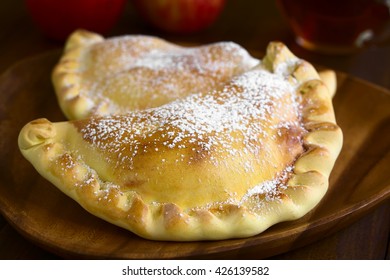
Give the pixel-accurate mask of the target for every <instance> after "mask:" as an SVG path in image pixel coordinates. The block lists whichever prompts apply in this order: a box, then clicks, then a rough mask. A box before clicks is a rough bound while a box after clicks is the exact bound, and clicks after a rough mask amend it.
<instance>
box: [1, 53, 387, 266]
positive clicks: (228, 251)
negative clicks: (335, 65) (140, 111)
mask: <svg viewBox="0 0 390 280" xmlns="http://www.w3.org/2000/svg"><path fill="white" fill-rule="evenodd" d="M59 56H60V52H52V53H47V54H44V55H41V56H38V57H34V58H31V59H28V60H25V61H22V62H20V63H18V64H16V65H14V66H13V67H11V68H10V69H9V70H8V71H6V72H5V73H3V75H2V76H0V211H1V213H2V214H3V215H4V217H5V218H6V219H7V220H8V221H9V222H10V223H11V224H12V225H13V226H14V227H15V228H16V229H17V230H18V231H19V232H20V233H21V234H23V235H24V236H25V237H27V238H29V239H31V240H32V241H33V242H36V243H37V244H38V245H40V246H42V247H43V248H45V249H47V250H49V251H51V252H53V253H55V254H58V255H60V256H62V257H67V258H88V259H92V258H103V259H148V258H152V259H163V258H196V259H201V258H210V259H211V258H265V257H269V256H272V255H275V254H279V253H283V252H286V251H288V250H291V249H294V248H297V247H300V246H303V245H306V244H308V243H310V242H314V241H316V240H318V239H320V238H323V237H325V236H327V235H329V234H330V233H333V232H335V231H337V230H339V229H341V228H342V227H344V226H346V225H348V224H349V223H351V222H353V221H354V220H356V219H357V218H359V217H360V216H362V215H363V214H364V213H366V212H367V211H369V210H370V209H371V208H373V207H374V206H376V205H378V204H379V203H382V202H385V201H387V202H388V201H389V200H388V199H389V198H390V172H389V171H390V170H389V166H390V92H389V91H388V90H385V89H383V88H380V87H377V86H374V85H372V84H369V83H367V82H364V81H361V80H358V79H356V78H353V77H350V76H348V75H346V74H343V73H337V78H338V90H337V93H336V96H335V97H334V106H335V112H336V117H337V121H338V123H339V125H340V126H341V128H342V130H343V133H344V146H343V149H342V152H341V154H340V156H339V158H338V160H337V162H336V165H335V168H334V170H333V172H332V175H331V178H330V187H329V190H328V192H327V194H326V196H325V197H324V198H323V200H322V201H321V202H320V204H319V205H318V206H317V207H316V208H315V209H314V210H313V211H311V212H310V213H308V214H307V215H306V216H304V217H303V218H301V219H299V220H297V221H293V222H284V223H280V224H277V225H275V226H273V227H271V228H269V229H268V230H267V231H265V232H264V233H262V234H260V235H257V236H254V237H251V238H245V239H233V240H224V241H207V242H157V241H149V240H145V239H142V238H140V237H137V236H136V235H134V234H132V233H130V232H128V231H126V230H124V229H121V228H119V227H116V226H114V225H111V224H109V223H107V222H105V221H103V220H100V219H98V218H96V217H94V216H92V215H91V214H89V213H87V212H86V211H85V210H83V209H82V208H81V207H80V206H79V205H78V204H77V203H76V202H74V201H73V200H71V199H70V198H68V197H67V196H65V195H64V194H62V193H61V192H60V191H58V190H57V188H55V187H54V186H53V185H51V184H50V183H49V182H48V181H46V180H45V179H43V178H42V177H41V176H40V175H39V174H38V173H37V172H36V171H35V169H34V168H33V167H32V165H31V164H30V163H29V162H28V161H27V160H25V159H24V158H23V157H22V155H21V154H20V152H19V149H18V145H17V137H18V134H19V131H20V129H21V128H22V126H24V125H25V124H26V123H27V122H29V121H31V120H34V119H36V118H40V117H45V118H48V119H49V120H51V121H63V120H66V118H65V117H64V115H63V114H62V113H61V110H60V108H59V107H58V105H57V100H56V97H55V94H54V91H53V88H52V85H51V82H50V74H51V70H52V68H53V66H54V64H55V63H56V62H57V61H58V59H59Z"/></svg>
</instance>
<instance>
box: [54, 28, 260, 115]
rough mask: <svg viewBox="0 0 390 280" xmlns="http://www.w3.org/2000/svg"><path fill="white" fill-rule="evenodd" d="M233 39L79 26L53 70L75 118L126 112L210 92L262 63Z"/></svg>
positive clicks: (62, 97)
mask: <svg viewBox="0 0 390 280" xmlns="http://www.w3.org/2000/svg"><path fill="white" fill-rule="evenodd" d="M258 62H259V61H258V60H257V59H254V58H252V57H251V56H250V55H249V54H248V53H247V52H246V50H244V49H243V48H242V47H240V46H238V45H237V44H234V43H232V42H221V43H215V44H210V45H204V46H199V47H193V48H190V47H180V46H178V45H175V44H172V43H169V42H167V41H164V40H162V39H159V38H156V37H151V36H140V35H133V36H122V37H116V38H110V39H104V38H103V37H101V36H100V35H98V34H95V33H91V32H87V31H85V30H77V31H75V32H74V33H73V34H72V35H71V36H70V37H69V39H68V40H67V43H66V46H65V49H64V53H63V55H62V57H61V59H60V61H59V62H58V64H57V65H56V67H55V69H54V70H53V73H52V81H53V84H54V89H55V92H56V94H57V97H58V101H59V104H60V106H61V109H62V110H63V112H64V114H65V115H66V116H67V117H68V118H69V119H82V118H85V117H88V116H91V115H101V116H103V115H111V114H124V113H127V112H128V111H131V110H140V109H145V108H150V107H157V106H160V105H163V104H165V103H168V102H170V101H172V100H175V99H180V98H183V97H185V96H187V95H188V94H192V93H195V92H208V91H209V90H211V89H215V88H216V87H217V85H218V84H220V83H224V82H225V81H228V80H230V78H231V77H233V76H234V75H237V74H241V73H243V72H245V71H246V70H249V69H250V68H252V67H254V66H255V65H257V64H258Z"/></svg>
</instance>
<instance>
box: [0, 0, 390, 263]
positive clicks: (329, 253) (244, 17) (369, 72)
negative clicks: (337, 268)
mask: <svg viewBox="0 0 390 280" xmlns="http://www.w3.org/2000/svg"><path fill="white" fill-rule="evenodd" d="M136 33H138V34H151V35H157V36H160V37H164V38H165V39H167V40H171V41H175V42H183V43H191V44H193V43H195V44H199V43H209V42H215V41H222V40H230V41H235V42H237V43H239V44H241V45H243V46H244V47H246V48H247V49H249V50H255V51H257V50H258V51H264V49H265V47H266V45H267V43H268V42H269V41H271V40H280V41H283V42H285V43H286V44H287V45H288V46H289V47H290V48H291V49H292V51H293V52H294V53H295V54H296V55H298V56H300V57H302V58H304V59H306V60H308V61H310V62H313V63H316V64H319V65H323V66H326V67H330V68H332V69H335V70H337V71H342V72H346V73H348V74H350V75H353V76H356V77H359V78H362V79H364V80H367V81H369V82H371V83H374V84H377V85H379V86H381V87H384V88H387V89H389V88H390V43H387V44H383V45H381V46H377V47H372V48H370V49H366V50H364V51H361V52H359V53H356V54H353V55H348V56H327V55H319V54H315V53H311V52H308V51H306V50H303V49H301V48H300V47H299V46H297V45H296V44H295V43H294V39H293V35H292V33H291V31H290V30H289V28H288V26H287V24H286V22H285V21H284V20H283V18H282V17H281V15H280V14H279V12H278V10H277V8H276V5H275V3H274V1H272V0H265V1H258V0H245V1H238V0H228V1H227V5H226V7H225V10H224V12H223V13H222V15H221V17H220V18H219V20H218V21H217V22H216V23H215V24H214V25H213V26H212V27H211V28H209V29H207V30H206V31H203V32H200V33H197V34H192V35H186V36H174V35H169V34H162V33H158V32H157V31H155V30H153V29H151V28H149V27H148V26H146V25H145V24H144V23H143V22H142V21H141V20H140V19H139V18H138V16H137V15H136V14H135V12H134V11H133V9H132V6H131V5H130V4H129V3H127V5H126V9H125V12H124V13H123V15H122V17H121V19H120V20H119V22H118V24H117V25H116V26H115V27H114V28H113V30H112V31H111V32H110V33H109V34H106V35H107V36H114V35H122V34H136ZM62 46H63V45H62V43H60V42H54V41H51V40H49V39H47V38H45V37H44V36H43V35H42V34H41V33H40V32H39V31H38V30H37V29H36V28H35V27H34V25H33V24H32V22H31V20H30V18H29V16H28V14H27V12H26V9H25V7H24V5H23V1H21V0H4V1H0V72H3V71H4V70H6V69H7V68H8V67H10V66H11V65H13V64H14V63H15V62H17V61H19V60H22V59H24V58H27V57H30V56H34V55H36V54H39V53H43V52H47V51H49V50H54V49H60V48H62ZM0 94H1V93H0ZM389 110H390V108H389ZM385 133H386V132H385ZM387 133H388V132H387ZM2 137H4V136H2ZM0 172H1V171H0ZM389 241H390V203H389V200H387V201H386V202H385V203H382V204H381V205H379V206H377V207H375V208H374V209H373V210H372V211H371V212H369V213H368V214H365V215H364V216H363V217H361V218H360V219H359V220H357V221H355V222H354V223H352V224H349V225H345V227H344V228H343V229H342V230H340V231H338V232H336V233H334V234H331V235H328V236H324V237H323V238H321V239H320V240H319V241H317V242H315V243H312V244H310V245H307V246H305V247H302V248H298V249H295V250H294V251H290V252H287V253H284V254H282V255H277V256H274V257H272V259H390V243H389ZM58 258H59V257H58V256H56V255H53V254H51V253H49V252H46V251H45V250H43V249H41V248H39V247H38V246H36V245H35V244H33V243H32V242H30V241H29V240H27V239H26V238H24V237H23V236H21V235H20V234H19V233H18V232H17V231H16V230H15V229H14V228H12V227H11V225H10V224H9V223H8V222H7V221H6V219H5V218H4V217H3V216H1V215H0V259H58Z"/></svg>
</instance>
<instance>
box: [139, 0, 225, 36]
mask: <svg viewBox="0 0 390 280" xmlns="http://www.w3.org/2000/svg"><path fill="white" fill-rule="evenodd" d="M133 3H134V7H135V9H136V10H137V11H138V12H139V13H140V15H141V16H142V17H143V18H144V19H145V21H146V22H148V23H149V24H151V25H152V26H154V27H156V28H158V29H160V30H163V31H166V32H170V33H190V32H195V31H199V30H202V29H204V28H206V27H208V26H210V25H211V24H212V23H213V22H214V21H215V20H216V19H217V17H218V16H219V14H220V13H221V11H222V9H223V7H224V4H225V0H133Z"/></svg>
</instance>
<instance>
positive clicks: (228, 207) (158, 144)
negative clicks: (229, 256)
mask: <svg viewBox="0 0 390 280" xmlns="http://www.w3.org/2000/svg"><path fill="white" fill-rule="evenodd" d="M251 73H252V74H251ZM256 75H259V76H256ZM242 77H244V78H240V77H238V78H236V79H235V80H234V81H233V82H232V83H230V84H227V85H225V87H224V88H223V89H221V90H218V91H214V92H212V93H209V94H203V95H199V96H195V95H194V96H189V97H188V98H187V99H185V100H182V101H177V102H176V103H175V102H173V103H172V104H173V105H172V104H168V105H167V106H162V107H160V108H156V109H153V110H151V109H148V110H144V111H140V112H134V113H131V114H130V115H127V116H117V117H105V118H93V119H90V120H84V121H74V122H62V123H51V122H49V121H48V120H45V119H40V120H37V121H34V122H31V123H29V124H27V125H26V126H25V127H24V128H23V129H22V131H21V133H20V136H19V147H20V149H21V151H22V153H23V155H24V156H25V157H26V158H27V159H28V160H30V161H31V162H32V164H33V165H34V166H35V168H36V169H37V170H38V172H40V173H41V174H42V176H44V177H45V178H47V179H48V180H50V181H51V182H52V183H53V184H54V185H56V186H57V187H58V188H59V189H61V190H62V191H63V192H64V193H66V194H67V195H69V196H70V197H72V198H73V199H75V200H76V201H77V202H78V203H80V204H81V205H82V206H83V207H84V208H85V209H86V210H88V211H90V212H91V213H93V214H94V215H96V216H99V217H101V218H103V219H105V220H107V221H109V222H111V223H113V224H116V225H118V226H121V227H123V228H126V229H129V230H131V231H133V232H134V233H136V234H138V235H140V236H143V237H145V238H150V239H156V240H183V241H188V240H205V239H211V240H217V239H226V238H234V237H247V236H252V235H255V234H258V233H260V232H262V231H264V230H265V229H267V228H268V227H269V226H271V225H273V224H275V223H278V222H281V221H286V220H293V219H297V218H300V217H302V216H303V215H305V214H306V213H307V212H309V211H310V210H311V209H312V208H313V207H315V205H317V203H318V202H319V201H320V200H321V198H322V197H323V195H324V194H325V192H326V190H327V187H328V177H329V174H330V172H331V169H332V167H333V164H334V162H335V160H336V158H337V156H338V154H339V151H340V149H341V145H342V133H341V130H340V128H339V127H338V126H337V124H336V122H335V117H334V112H333V106H332V102H331V95H330V94H329V91H328V88H327V87H326V86H324V84H323V82H322V81H321V80H320V79H319V75H318V73H317V72H316V71H315V69H314V68H313V67H312V66H311V65H310V64H309V63H307V62H305V61H302V60H299V59H298V58H296V57H295V56H294V55H293V54H292V53H291V52H290V51H289V50H288V49H287V48H286V47H285V46H284V45H283V44H281V43H277V42H273V43H270V45H269V47H268V49H267V54H266V56H265V58H264V59H263V63H262V64H261V65H260V66H259V67H258V69H254V70H253V72H249V73H246V74H244V75H243V76H242ZM258 77H263V78H264V79H266V80H267V82H264V83H263V82H262V81H259V80H258ZM268 80H269V81H268ZM242 81H244V82H245V83H244V84H243V83H242ZM281 81H284V82H281ZM268 82H269V83H271V84H270V85H269V84H267V83H268ZM248 83H249V85H248ZM276 85H279V86H280V88H275V86H276ZM243 88H244V89H243ZM270 89H274V90H275V91H276V93H275V94H273V93H271V97H270V99H264V98H265V97H263V95H262V94H263V93H264V92H265V93H266V94H267V90H268V91H269V90H270ZM290 89H293V90H291V92H290ZM247 93H248V94H249V93H250V94H255V95H251V98H248V99H245V94H247ZM258 94H260V95H258ZM286 94H287V95H286ZM256 98H259V100H260V102H263V103H261V104H263V105H262V106H266V107H256V106H257V104H258V103H256V102H254V101H253V100H254V99H256ZM267 98H268V97H267ZM241 99H242V100H243V101H242V100H241ZM213 100H216V101H217V102H215V104H216V105H215V106H216V107H215V108H217V106H224V105H226V104H228V105H229V106H230V107H227V108H229V110H227V111H226V112H225V114H226V117H225V115H223V114H222V115H221V114H220V115H218V114H219V113H220V112H221V111H218V110H217V111H212V112H211V113H212V114H211V117H210V119H207V120H208V121H210V120H211V119H214V118H215V119H218V120H219V121H221V122H222V123H221V124H219V123H216V124H215V125H214V126H210V124H209V123H207V122H205V123H203V124H202V126H199V127H203V128H201V129H203V130H204V131H205V133H204V134H202V135H201V136H202V137H199V135H200V134H199V133H198V134H197V136H196V137H197V138H193V137H195V136H193V132H191V136H190V134H183V135H182V136H181V137H177V136H178V134H176V136H175V137H173V136H172V135H173V134H174V133H176V132H177V131H178V130H177V129H179V128H181V129H187V131H193V130H191V129H190V128H188V126H190V125H195V126H194V127H198V126H196V125H197V124H199V120H204V121H205V120H206V119H196V118H195V119H192V117H191V116H190V117H189V118H190V119H189V121H188V122H186V123H184V124H183V123H180V122H179V121H178V119H180V118H178V119H175V118H173V117H172V116H171V115H169V117H168V119H169V120H170V121H167V122H166V125H165V126H160V127H159V126H158V124H160V123H161V118H162V117H161V116H164V117H166V116H167V115H166V114H165V113H167V112H175V113H176V115H177V116H181V115H180V112H178V111H180V108H181V107H183V106H184V107H185V106H187V107H186V108H187V109H186V110H187V111H191V110H194V111H196V110H198V109H199V108H198V107H192V106H193V104H195V105H196V106H198V105H199V104H200V105H201V106H203V107H201V109H202V110H203V111H202V112H203V114H207V112H208V111H204V110H205V109H207V108H209V106H211V105H210V103H213ZM237 100H238V101H237ZM273 100H275V103H274V106H273V107H267V106H268V104H269V103H270V102H271V103H272V102H273ZM289 100H292V101H291V102H290V101H289ZM235 102H244V103H235ZM248 102H249V103H248ZM175 104H178V106H177V107H175ZM189 104H191V106H190V105H189ZM213 104H214V103H213ZM265 104H267V105H265ZM236 105H239V106H236ZM240 106H244V107H245V106H247V107H245V109H248V110H247V111H248V112H247V111H245V112H244V111H242V110H241V111H240V110H238V109H237V108H242V107H240ZM253 106H255V107H253ZM274 107H275V108H274ZM172 108H173V109H174V110H173V109H172ZM218 108H219V107H218ZM263 109H264V110H263ZM235 110H236V111H235ZM237 110H238V111H237ZM268 111H272V112H273V114H269V112H268ZM295 111H297V112H299V115H298V117H299V119H296V118H297V115H294V114H293V113H292V112H295ZM237 112H240V113H243V114H244V116H240V115H238V116H235V118H234V119H233V122H226V119H229V117H231V116H230V115H234V114H235V113H237ZM275 112H276V113H275ZM264 116H267V118H264ZM236 118H238V120H240V122H237V121H236V120H237V119H236ZM150 120H151V121H150ZM193 120H194V121H193ZM163 121H164V122H165V119H164V120H163ZM247 121H248V122H247ZM107 122H108V123H109V125H107V126H106V125H104V124H105V123H107ZM224 122H226V123H224ZM258 122H264V123H265V125H264V126H261V129H260V128H259V127H257V126H253V123H256V124H257V123H258ZM298 122H299V123H300V125H299V126H298V125H297V123H298ZM124 123H125V127H126V129H123V126H122V125H124ZM243 124H245V125H243ZM175 125H176V126H175ZM212 125H213V124H212ZM248 125H249V127H250V129H251V130H249V129H248ZM229 126H230V127H229ZM211 127H212V128H213V130H212V129H210V130H209V128H211ZM221 127H222V128H224V129H225V130H224V131H222V132H223V133H222V132H221V133H219V130H220V129H221ZM236 127H238V128H237V129H236ZM175 129H176V130H175ZM256 129H260V130H256ZM113 130H115V131H116V132H115V133H114V134H113V133H112V131H113ZM252 132H256V133H257V134H256V133H255V134H251V133H252ZM260 132H261V133H260ZM226 133H228V134H226ZM261 134H265V135H267V136H268V137H263V136H261ZM252 136H256V137H252ZM110 137H111V138H110ZM179 138H180V139H179ZM118 139H119V140H118ZM194 139H195V140H196V141H195V140H194ZM199 139H201V141H200V140H199ZM205 139H206V140H205ZM213 139H214V140H218V141H214V142H210V141H212V140H213ZM129 143H130V144H129ZM207 143H208V144H209V145H208V146H207V145H206V144H207ZM141 148H142V149H141ZM244 150H247V151H245V152H244ZM287 151H288V152H287ZM125 163H126V164H125Z"/></svg>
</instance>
